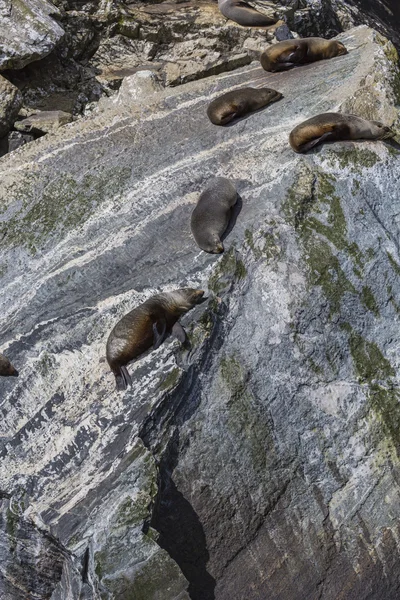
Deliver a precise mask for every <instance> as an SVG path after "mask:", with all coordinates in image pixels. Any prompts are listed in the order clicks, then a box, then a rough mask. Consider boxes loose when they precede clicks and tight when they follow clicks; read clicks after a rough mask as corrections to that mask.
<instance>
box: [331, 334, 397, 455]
mask: <svg viewBox="0 0 400 600" xmlns="http://www.w3.org/2000/svg"><path fill="white" fill-rule="evenodd" d="M342 328H343V329H344V330H346V331H347V332H348V334H349V347H350V353H351V356H352V359H353V365H354V370H355V372H356V374H357V377H358V381H359V383H361V384H364V385H367V386H368V400H369V403H370V407H371V409H372V411H373V412H374V414H376V415H377V417H378V418H379V419H380V421H381V422H382V425H383V428H384V431H385V433H386V435H388V436H389V437H390V439H391V440H392V441H393V443H394V445H395V447H396V451H397V453H399V449H400V390H399V389H398V388H397V387H396V386H395V384H394V382H393V380H392V378H393V377H394V376H395V374H396V373H395V369H394V368H393V366H392V365H391V363H390V361H389V360H388V359H387V358H385V356H384V355H383V354H382V352H381V350H380V348H379V347H378V345H377V344H375V343H374V342H369V341H368V340H365V339H364V338H363V337H362V336H360V335H359V334H358V333H356V332H355V331H353V329H352V328H351V326H350V325H349V324H348V323H343V324H342Z"/></svg>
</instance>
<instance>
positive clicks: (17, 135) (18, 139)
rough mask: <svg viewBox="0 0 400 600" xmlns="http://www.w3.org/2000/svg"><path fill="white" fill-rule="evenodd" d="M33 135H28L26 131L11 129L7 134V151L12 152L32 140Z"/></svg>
mask: <svg viewBox="0 0 400 600" xmlns="http://www.w3.org/2000/svg"><path fill="white" fill-rule="evenodd" d="M34 139H35V138H34V136H33V135H29V134H28V133H21V132H19V131H11V132H10V133H9V134H8V152H14V150H16V149H17V148H20V147H21V146H24V145H25V144H28V143H29V142H33V140H34Z"/></svg>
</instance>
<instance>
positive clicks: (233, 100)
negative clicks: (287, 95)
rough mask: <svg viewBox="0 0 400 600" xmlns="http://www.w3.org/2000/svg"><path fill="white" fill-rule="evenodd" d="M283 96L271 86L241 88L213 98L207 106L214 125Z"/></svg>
mask: <svg viewBox="0 0 400 600" xmlns="http://www.w3.org/2000/svg"><path fill="white" fill-rule="evenodd" d="M281 98H283V96H282V94H281V93H280V92H277V91H276V90H273V89H271V88H251V87H247V88H241V89H240V90H233V91H232V92H227V93H226V94H222V96H219V98H216V99H215V100H213V101H212V102H211V103H210V105H209V107H208V108H207V115H208V118H209V119H210V121H211V123H214V125H226V124H227V123H229V122H230V121H232V120H233V119H236V118H237V117H242V116H243V115H246V114H247V113H249V112H253V111H254V110H258V109H259V108H262V107H263V106H267V104H271V103H272V102H276V101H277V100H280V99H281Z"/></svg>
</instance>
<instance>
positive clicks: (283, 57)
mask: <svg viewBox="0 0 400 600" xmlns="http://www.w3.org/2000/svg"><path fill="white" fill-rule="evenodd" d="M343 54H348V52H347V49H346V48H345V46H344V45H343V44H342V43H341V42H338V41H337V40H325V39H324V38H318V37H310V38H304V39H300V40H284V41H283V42H278V43H277V44H273V46H270V47H269V48H267V49H266V50H264V52H263V53H262V54H261V58H260V60H261V66H262V68H263V69H264V70H265V71H272V72H275V71H284V70H285V69H290V68H291V67H294V66H295V65H304V64H306V63H311V62H315V61H317V60H323V59H326V58H334V57H335V56H342V55H343Z"/></svg>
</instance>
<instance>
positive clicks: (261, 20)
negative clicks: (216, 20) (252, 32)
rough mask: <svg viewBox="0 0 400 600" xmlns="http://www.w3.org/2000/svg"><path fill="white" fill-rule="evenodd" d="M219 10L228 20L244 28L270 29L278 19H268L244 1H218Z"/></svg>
mask: <svg viewBox="0 0 400 600" xmlns="http://www.w3.org/2000/svg"><path fill="white" fill-rule="evenodd" d="M218 8H219V10H220V11H221V12H222V14H223V15H224V17H226V18H227V19H231V20H232V21H235V23H238V24H239V25H243V26H244V27H268V26H269V25H274V24H275V23H276V22H277V19H275V18H274V17H267V15H263V14H262V13H260V12H258V10H256V9H255V8H253V7H252V6H250V4H247V2H242V0H218Z"/></svg>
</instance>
